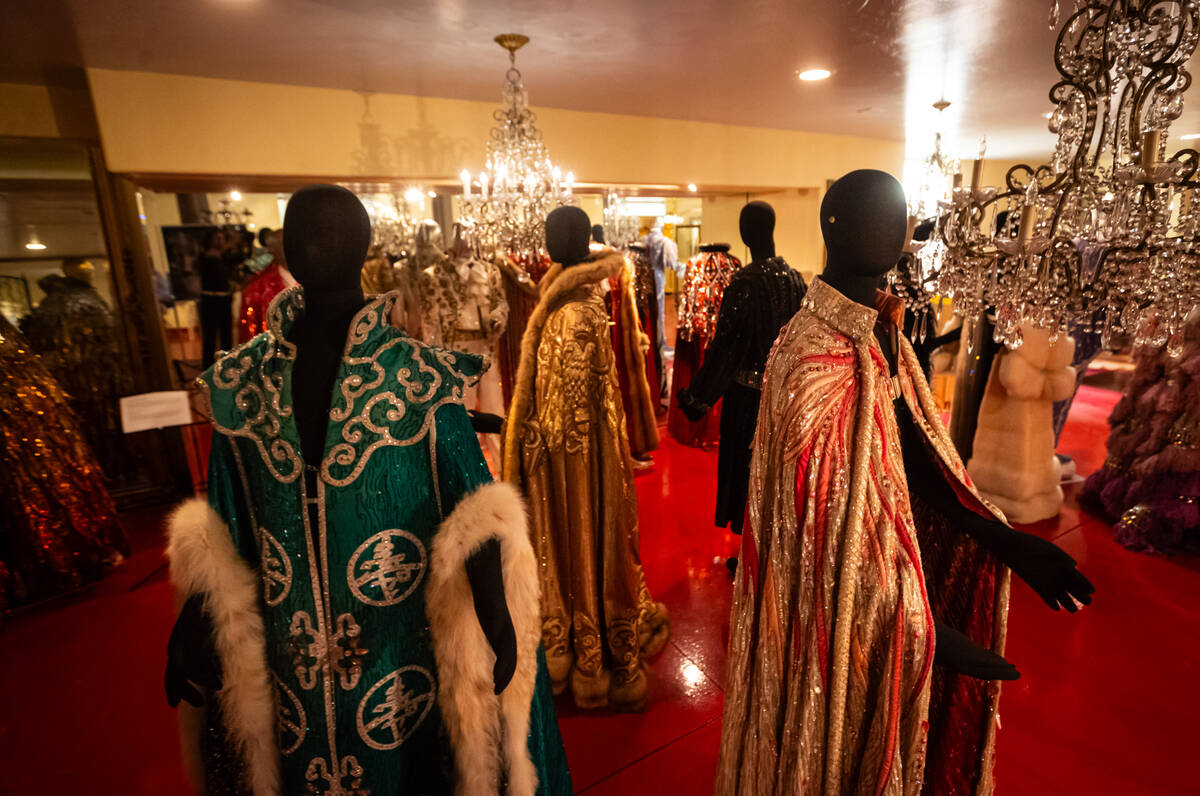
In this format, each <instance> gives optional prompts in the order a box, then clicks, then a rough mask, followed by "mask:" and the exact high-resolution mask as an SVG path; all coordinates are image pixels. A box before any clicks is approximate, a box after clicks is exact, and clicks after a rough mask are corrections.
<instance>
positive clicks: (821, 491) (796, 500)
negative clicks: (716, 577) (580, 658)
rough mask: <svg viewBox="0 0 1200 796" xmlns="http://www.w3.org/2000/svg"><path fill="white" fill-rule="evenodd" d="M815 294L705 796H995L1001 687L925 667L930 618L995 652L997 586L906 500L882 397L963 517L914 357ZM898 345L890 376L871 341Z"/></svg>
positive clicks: (859, 316) (789, 365) (757, 491)
mask: <svg viewBox="0 0 1200 796" xmlns="http://www.w3.org/2000/svg"><path fill="white" fill-rule="evenodd" d="M877 304H878V308H879V309H878V311H877V310H875V309H871V308H869V307H864V306H862V305H860V304H857V303H855V302H853V301H851V300H850V299H848V298H846V297H845V296H843V295H842V294H841V293H839V292H838V291H837V290H835V289H834V288H832V287H830V286H829V285H827V284H826V283H825V282H823V281H821V280H820V279H817V280H815V281H814V283H813V285H812V287H811V289H810V290H809V292H808V294H807V296H806V297H805V299H804V304H803V307H802V308H801V310H800V311H799V312H798V313H797V314H796V315H795V316H794V317H793V318H792V320H791V321H790V322H789V323H788V324H787V326H785V327H784V329H783V331H782V332H781V334H780V337H779V339H778V340H777V341H776V343H775V347H774V349H773V350H772V352H771V356H770V359H769V360H768V362H767V369H766V375H765V377H764V380H763V396H762V404H761V407H760V412H759V416H758V417H759V419H758V429H757V432H756V435H755V440H754V458H753V463H752V466H751V475H750V498H749V502H748V509H749V518H748V526H747V527H746V529H745V532H744V534H743V549H742V556H741V562H742V565H741V566H740V567H739V568H738V574H737V580H736V583H735V585H734V603H733V609H732V612H731V622H730V624H731V627H730V640H729V663H728V667H729V668H728V673H727V677H726V682H727V685H728V690H727V692H726V696H725V715H724V723H723V727H722V738H721V756H720V764H719V770H718V774H717V786H716V793H717V794H719V796H732V795H733V794H744V795H745V796H759V795H760V794H797V795H799V794H805V795H806V796H807V795H808V794H819V793H823V794H829V795H830V796H836V795H838V794H917V793H919V792H921V790H922V787H923V786H924V783H925V782H926V781H927V782H929V783H931V784H930V785H929V786H925V787H927V792H931V793H938V794H969V793H986V792H989V791H990V789H991V783H992V779H991V766H992V753H993V742H994V734H995V713H996V705H997V700H998V698H999V686H998V684H996V683H988V682H983V681H978V680H970V679H969V678H965V677H960V676H958V675H956V674H953V673H949V672H946V671H944V670H942V669H940V668H938V669H936V670H935V669H933V668H932V664H933V652H934V623H933V617H934V616H935V615H936V616H937V617H938V618H939V619H941V620H942V621H944V622H946V623H947V624H948V625H950V626H952V627H955V628H957V629H958V630H961V631H962V632H964V633H966V634H967V635H968V636H970V637H971V638H972V639H973V640H975V641H976V642H977V643H979V644H981V645H983V646H985V647H989V648H991V649H993V650H994V651H996V652H998V653H1003V648H1004V630H1005V620H1006V617H1007V608H1008V570H1007V569H1006V568H1005V567H1003V566H1001V565H999V564H998V563H997V562H996V560H995V559H994V558H993V557H992V556H990V555H989V554H987V553H986V552H985V551H983V550H982V549H981V548H979V547H978V546H977V545H976V544H975V543H974V542H973V541H971V540H970V539H969V538H967V537H966V536H965V535H963V534H962V533H961V532H955V531H954V530H953V529H950V528H947V527H946V526H945V524H944V523H941V522H939V521H938V518H937V517H935V516H933V514H932V513H931V512H929V511H928V509H927V507H925V506H924V504H922V503H921V502H920V501H919V500H914V499H910V494H909V492H908V482H907V479H906V476H905V471H904V461H903V458H902V455H901V450H900V437H899V431H898V428H897V425H896V414H895V409H894V408H893V400H898V399H899V398H900V397H902V399H903V401H904V402H905V404H906V405H907V407H908V409H909V411H910V412H911V414H912V416H913V418H914V419H915V423H916V426H917V428H918V429H919V431H920V436H921V437H922V438H923V439H924V441H925V442H926V443H927V444H928V446H929V449H930V451H932V452H933V453H934V456H935V459H936V460H937V461H938V463H939V464H940V465H941V468H940V469H941V470H942V471H943V473H944V474H945V476H946V478H947V480H948V482H949V484H950V485H951V486H952V487H953V488H954V490H955V493H956V494H957V495H958V497H959V499H960V500H961V501H962V502H963V504H964V505H965V506H967V507H968V508H970V509H972V510H974V511H977V512H979V513H981V514H984V515H985V516H996V517H998V518H1000V519H1003V518H1002V516H1001V515H1000V514H999V513H998V512H995V510H994V509H992V508H991V507H990V506H989V505H988V504H986V503H985V502H984V501H983V500H982V499H981V498H980V497H979V496H978V494H977V493H976V492H975V490H974V487H972V486H971V483H970V479H969V477H968V476H967V474H966V470H965V468H964V467H963V464H962V462H961V460H960V459H959V458H958V455H957V454H956V453H955V451H954V448H953V446H952V444H951V442H950V438H949V436H948V435H947V433H946V431H945V429H944V428H943V427H942V424H941V422H940V420H939V418H938V413H937V409H936V407H935V406H934V402H933V398H932V396H931V394H930V392H929V386H928V385H927V384H926V382H925V379H924V377H923V375H922V371H921V368H920V365H919V364H918V363H917V360H916V356H915V355H914V353H913V351H912V347H911V346H910V345H909V344H908V341H907V340H904V339H903V335H902V334H897V333H896V331H895V330H896V326H897V325H898V321H899V316H900V313H901V312H902V307H901V306H900V305H899V302H898V300H897V299H895V298H894V297H892V296H888V295H886V294H883V293H880V294H879V301H878V302H877ZM877 317H878V319H879V321H880V322H881V323H882V324H883V325H884V329H885V330H887V331H888V333H889V334H890V335H895V336H894V337H893V338H892V339H895V340H896V342H897V346H898V356H897V374H896V378H895V379H892V378H891V377H890V369H889V366H888V364H887V360H886V359H885V358H884V356H883V353H882V351H881V349H880V346H879V343H878V341H877V340H876V336H875V334H874V328H875V324H876V320H877Z"/></svg>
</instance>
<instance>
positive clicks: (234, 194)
mask: <svg viewBox="0 0 1200 796" xmlns="http://www.w3.org/2000/svg"><path fill="white" fill-rule="evenodd" d="M229 198H230V199H232V200H233V201H235V202H240V201H242V192H241V191H237V190H233V191H230V192H229Z"/></svg>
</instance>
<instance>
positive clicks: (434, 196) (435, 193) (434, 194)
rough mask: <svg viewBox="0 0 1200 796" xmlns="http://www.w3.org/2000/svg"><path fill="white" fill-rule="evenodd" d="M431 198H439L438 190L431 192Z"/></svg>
mask: <svg viewBox="0 0 1200 796" xmlns="http://www.w3.org/2000/svg"><path fill="white" fill-rule="evenodd" d="M429 198H430V199H437V191H430V192H429Z"/></svg>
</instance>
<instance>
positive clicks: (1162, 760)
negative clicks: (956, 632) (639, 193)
mask: <svg viewBox="0 0 1200 796" xmlns="http://www.w3.org/2000/svg"><path fill="white" fill-rule="evenodd" d="M1115 398H1116V395H1115V393H1110V392H1106V391H1103V390H1096V389H1094V388H1088V387H1085V388H1083V391H1082V392H1081V394H1080V398H1079V400H1078V401H1077V403H1076V406H1075V410H1074V412H1073V413H1072V417H1071V421H1070V422H1069V423H1068V425H1067V430H1066V432H1065V434H1064V439H1063V444H1062V446H1061V450H1062V451H1063V452H1065V453H1069V454H1071V455H1073V456H1075V457H1076V460H1077V461H1078V462H1079V465H1080V471H1081V472H1083V473H1089V472H1091V471H1092V470H1093V469H1095V468H1096V467H1098V466H1099V465H1100V463H1101V461H1102V460H1103V457H1104V439H1105V437H1106V436H1107V433H1108V429H1107V426H1106V424H1105V422H1104V418H1105V417H1106V416H1107V414H1108V411H1109V409H1110V408H1111V406H1112V403H1113V402H1114V400H1115ZM657 461H658V464H657V467H656V468H655V470H654V471H652V472H650V473H648V474H646V475H643V476H641V477H639V479H638V494H639V500H640V510H641V518H642V558H643V561H644V563H645V568H646V575H647V580H648V581H649V586H650V589H651V591H652V592H653V593H654V595H655V596H656V597H657V598H658V599H660V600H662V601H664V602H666V604H667V605H668V607H669V608H670V610H671V617H672V622H673V626H674V638H673V641H672V643H671V645H670V646H668V648H667V649H666V650H665V651H664V652H663V654H662V655H661V656H660V657H659V658H658V659H657V660H655V661H654V662H653V664H652V666H651V683H652V688H653V692H652V697H651V703H650V707H649V709H648V710H647V711H646V712H645V713H643V714H640V715H606V714H586V713H581V712H579V711H576V710H575V709H573V708H572V707H570V706H569V705H565V704H564V705H560V710H559V720H560V725H561V727H562V731H563V736H564V738H565V739H566V744H567V752H568V755H569V757H570V762H571V770H572V774H573V776H574V781H575V786H576V789H577V790H578V791H579V792H580V793H587V794H589V796H601V794H605V795H607V794H615V795H619V796H636V794H653V795H654V796H662V795H663V794H707V793H710V792H711V790H712V780H713V774H714V770H715V767H716V755H717V748H718V745H719V743H720V735H721V721H720V718H721V699H722V692H721V683H722V678H723V668H724V660H725V642H726V637H727V630H726V624H727V622H728V611H729V590H730V587H729V580H728V577H727V576H726V574H725V566H724V563H723V560H724V556H725V555H727V554H728V553H729V552H731V551H732V550H733V548H734V546H735V543H734V541H733V539H732V537H727V536H725V535H724V534H722V533H719V532H717V531H716V530H715V529H713V527H712V522H711V514H712V495H713V475H714V472H715V468H716V454H715V453H714V452H705V451H697V450H692V449H689V448H684V447H681V446H679V445H676V444H674V443H673V442H671V441H669V440H668V441H665V442H664V445H663V449H662V450H661V451H660V452H659V453H658V455H657ZM1075 489H1077V487H1072V492H1071V494H1069V496H1068V501H1067V507H1066V509H1065V510H1064V512H1063V514H1062V515H1061V516H1060V517H1059V518H1058V519H1057V520H1055V521H1052V522H1047V523H1042V524H1040V525H1038V526H1035V527H1034V528H1033V529H1032V530H1034V531H1036V532H1037V533H1040V534H1043V535H1045V536H1047V537H1049V538H1053V539H1055V540H1056V541H1058V543H1059V544H1061V545H1062V546H1063V547H1065V548H1066V549H1067V550H1068V551H1070V552H1071V554H1072V555H1074V556H1075V557H1076V558H1077V559H1078V560H1079V562H1080V566H1081V567H1082V569H1083V571H1084V572H1085V573H1086V574H1087V575H1088V576H1089V577H1090V578H1091V579H1092V581H1093V582H1094V583H1095V584H1096V587H1097V594H1096V600H1095V603H1094V604H1093V605H1092V606H1091V607H1090V608H1088V609H1086V610H1085V611H1083V612H1082V613H1081V614H1077V615H1075V616H1070V615H1067V614H1065V613H1064V614H1056V613H1053V612H1051V611H1049V610H1048V609H1046V608H1045V607H1044V606H1043V604H1042V603H1041V602H1040V600H1038V599H1037V597H1036V596H1034V595H1033V593H1032V592H1031V591H1029V589H1028V588H1027V587H1025V586H1024V584H1014V589H1013V600H1012V611H1011V617H1010V620H1009V645H1008V657H1009V659H1010V660H1012V661H1013V662H1014V663H1015V664H1016V665H1017V666H1018V668H1019V669H1020V670H1021V672H1022V673H1023V675H1024V676H1023V678H1022V679H1021V680H1019V681H1018V682H1017V683H1015V684H1012V685H1009V686H1006V688H1005V692H1004V697H1003V699H1002V701H1001V719H1002V730H1001V733H1000V736H999V742H998V763H997V780H998V785H997V790H998V792H999V793H1001V794H1180V793H1197V792H1200V786H1198V785H1197V782H1198V781H1200V779H1198V777H1197V775H1196V773H1195V770H1194V767H1193V757H1192V755H1193V754H1194V753H1195V747H1196V734H1195V730H1194V727H1195V722H1196V716H1197V715H1200V690H1198V689H1197V687H1196V684H1195V678H1196V673H1197V672H1200V642H1197V640H1196V634H1195V631H1196V628H1198V627H1200V562H1197V560H1196V559H1183V558H1180V559H1162V558H1155V557H1151V556H1147V555H1144V554H1140V553H1131V552H1128V551H1126V550H1125V549H1124V548H1121V547H1120V546H1118V545H1116V544H1115V543H1114V542H1113V541H1112V537H1111V532H1110V530H1109V528H1108V527H1107V526H1106V525H1105V524H1104V523H1102V522H1100V521H1099V520H1097V519H1095V518H1093V517H1089V516H1087V515H1084V514H1081V513H1080V511H1079V509H1078V508H1077V506H1076V504H1075V501H1074V494H1073V492H1074V490H1075ZM159 519H160V514H159V513H155V512H146V513H142V514H140V515H137V516H133V517H131V518H130V520H131V525H132V526H133V528H134V529H135V532H136V533H135V537H136V538H135V545H136V547H137V549H138V552H136V553H135V555H134V556H132V557H131V559H130V561H129V562H128V563H127V564H126V565H125V566H124V567H123V568H122V570H121V571H119V572H117V573H115V574H114V575H113V577H111V578H110V579H109V580H108V581H106V582H105V583H104V584H101V585H100V586H99V587H97V588H95V589H93V590H92V591H91V592H89V593H88V594H86V595H83V596H79V597H75V598H72V599H70V600H67V601H61V602H58V603H55V604H52V605H49V606H44V607H42V608H39V609H35V610H33V611H30V612H26V613H23V614H20V615H17V616H15V617H10V618H9V619H8V620H7V621H6V622H5V624H4V625H3V626H0V683H3V686H2V687H0V770H3V772H4V773H3V775H0V793H2V794H15V795H18V796H24V795H25V794H47V793H50V794H83V793H87V794H123V795H128V796H135V795H138V796H140V795H141V794H156V795H157V794H175V793H183V792H185V785H184V782H183V778H182V774H181V770H180V762H179V753H178V749H177V747H176V740H175V739H176V733H175V727H174V721H175V719H174V715H173V711H171V710H170V709H168V708H167V707H166V704H165V703H164V701H163V697H162V663H163V647H164V644H165V642H166V638H167V634H168V632H169V630H170V626H171V621H172V613H173V611H172V606H171V598H170V595H169V592H168V587H167V584H166V583H165V582H164V580H163V576H162V573H161V572H158V573H157V574H156V568H157V567H158V566H159V565H160V563H161V553H160V550H159V539H158V538H157V532H156V530H155V529H156V527H157V523H158V520H159ZM143 581H144V582H143ZM1189 728H1191V729H1189Z"/></svg>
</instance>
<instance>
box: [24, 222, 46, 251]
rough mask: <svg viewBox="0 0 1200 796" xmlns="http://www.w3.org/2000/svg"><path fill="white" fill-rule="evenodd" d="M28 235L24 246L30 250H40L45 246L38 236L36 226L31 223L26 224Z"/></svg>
mask: <svg viewBox="0 0 1200 796" xmlns="http://www.w3.org/2000/svg"><path fill="white" fill-rule="evenodd" d="M28 232H29V235H28V237H27V238H26V240H25V248H26V249H29V250H30V251H35V252H40V251H42V250H44V249H45V248H46V244H44V243H42V241H41V240H40V239H39V238H38V234H37V227H35V226H34V225H33V224H29V225H28Z"/></svg>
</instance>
